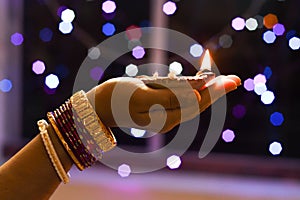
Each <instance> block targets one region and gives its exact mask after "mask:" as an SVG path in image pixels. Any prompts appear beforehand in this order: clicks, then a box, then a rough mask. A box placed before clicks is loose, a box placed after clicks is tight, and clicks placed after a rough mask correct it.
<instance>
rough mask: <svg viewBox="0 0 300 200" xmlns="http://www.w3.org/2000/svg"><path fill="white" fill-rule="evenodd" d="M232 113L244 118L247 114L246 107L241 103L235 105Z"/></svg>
mask: <svg viewBox="0 0 300 200" xmlns="http://www.w3.org/2000/svg"><path fill="white" fill-rule="evenodd" d="M232 115H233V116H234V117H235V118H237V119H241V118H243V117H244V116H245V115H246V107H245V106H244V105H241V104H238V105H235V106H234V107H233V108H232Z"/></svg>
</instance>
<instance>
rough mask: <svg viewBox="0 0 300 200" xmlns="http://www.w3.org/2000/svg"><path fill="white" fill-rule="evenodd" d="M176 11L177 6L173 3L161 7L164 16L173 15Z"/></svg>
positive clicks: (169, 2)
mask: <svg viewBox="0 0 300 200" xmlns="http://www.w3.org/2000/svg"><path fill="white" fill-rule="evenodd" d="M176 9H177V6H176V4H175V3H174V2H172V1H168V2H166V3H164V5H163V12H164V13H165V14H166V15H173V14H174V13H175V11H176Z"/></svg>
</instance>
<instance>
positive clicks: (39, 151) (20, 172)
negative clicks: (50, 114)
mask: <svg viewBox="0 0 300 200" xmlns="http://www.w3.org/2000/svg"><path fill="white" fill-rule="evenodd" d="M48 134H49V136H50V138H51V141H52V143H53V145H54V147H55V150H56V153H57V155H58V157H59V159H60V161H61V162H62V164H63V166H64V169H65V170H66V171H69V170H70V168H71V166H72V164H73V163H72V160H71V159H70V157H69V155H68V154H67V152H66V151H65V150H64V147H63V146H62V145H61V143H60V141H59V139H58V138H57V136H56V134H55V133H54V131H53V129H52V127H51V126H49V129H48ZM60 183H61V180H60V179H59V177H58V176H57V174H56V172H55V169H54V167H53V165H52V163H51V161H50V159H49V156H48V154H47V151H46V149H45V147H44V145H43V141H42V138H41V137H40V135H37V136H36V137H35V138H34V139H33V140H32V141H31V142H29V143H28V144H27V145H26V146H25V147H23V148H22V149H21V150H20V151H19V152H18V153H17V154H16V155H15V156H14V157H12V158H11V159H10V160H8V161H7V162H6V163H5V164H3V165H2V166H1V167H0V196H1V198H3V199H20V197H22V199H48V198H49V197H50V196H51V195H52V194H53V192H54V191H55V189H56V188H57V187H58V185H59V184H60Z"/></svg>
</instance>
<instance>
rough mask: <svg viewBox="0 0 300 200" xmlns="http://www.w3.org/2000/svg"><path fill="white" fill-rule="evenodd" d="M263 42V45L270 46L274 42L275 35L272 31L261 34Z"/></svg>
mask: <svg viewBox="0 0 300 200" xmlns="http://www.w3.org/2000/svg"><path fill="white" fill-rule="evenodd" d="M263 40H264V41H265V43H267V44H272V43H274V42H275V40H276V35H275V33H274V32H273V31H266V32H265V33H264V34H263Z"/></svg>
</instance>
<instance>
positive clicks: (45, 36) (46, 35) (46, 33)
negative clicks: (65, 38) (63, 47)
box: [39, 27, 53, 42]
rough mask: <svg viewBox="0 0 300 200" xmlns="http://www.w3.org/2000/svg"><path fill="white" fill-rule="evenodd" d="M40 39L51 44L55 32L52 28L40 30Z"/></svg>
mask: <svg viewBox="0 0 300 200" xmlns="http://www.w3.org/2000/svg"><path fill="white" fill-rule="evenodd" d="M39 36H40V39H41V40H42V41H44V42H50V41H51V40H52V37H53V31H52V30H51V29H50V28H47V27H46V28H43V29H42V30H40V34H39Z"/></svg>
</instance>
